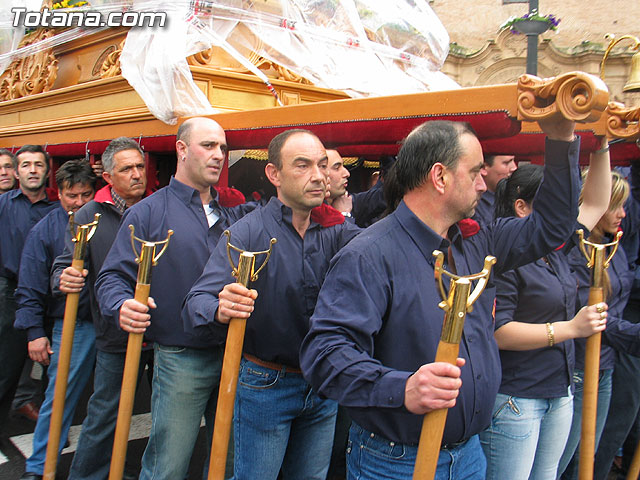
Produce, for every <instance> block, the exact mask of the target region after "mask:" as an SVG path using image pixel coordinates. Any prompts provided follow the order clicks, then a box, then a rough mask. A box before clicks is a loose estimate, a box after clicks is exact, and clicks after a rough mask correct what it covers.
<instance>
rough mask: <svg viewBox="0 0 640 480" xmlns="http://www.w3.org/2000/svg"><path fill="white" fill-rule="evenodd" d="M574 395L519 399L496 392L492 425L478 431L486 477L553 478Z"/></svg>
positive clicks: (565, 435) (565, 439)
mask: <svg viewBox="0 0 640 480" xmlns="http://www.w3.org/2000/svg"><path fill="white" fill-rule="evenodd" d="M572 416H573V396H572V395H571V394H570V393H569V396H567V397H560V398H549V399H546V398H522V397H512V396H510V395H505V394H502V393H499V394H498V396H497V397H496V401H495V404H494V406H493V417H492V420H491V425H490V426H489V428H487V429H486V430H485V431H484V432H482V433H481V434H480V443H481V444H482V449H483V450H484V454H485V456H486V457H487V480H493V479H495V480H500V479H503V478H505V472H509V479H510V480H519V479H522V480H527V479H532V480H534V479H539V480H545V479H554V478H555V476H556V472H557V470H558V462H559V461H560V455H561V454H562V451H563V450H564V446H565V444H566V442H567V438H568V437H569V430H570V428H571V417H572Z"/></svg>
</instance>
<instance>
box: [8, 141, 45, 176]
mask: <svg viewBox="0 0 640 480" xmlns="http://www.w3.org/2000/svg"><path fill="white" fill-rule="evenodd" d="M25 152H30V153H41V154H42V155H43V156H44V163H45V164H46V166H47V172H49V162H50V161H51V156H50V155H49V154H48V153H47V151H46V150H45V149H44V148H42V145H23V146H22V148H20V150H18V151H17V152H16V155H15V161H14V163H13V166H14V168H15V169H16V170H17V169H18V157H19V156H20V155H21V154H22V153H25Z"/></svg>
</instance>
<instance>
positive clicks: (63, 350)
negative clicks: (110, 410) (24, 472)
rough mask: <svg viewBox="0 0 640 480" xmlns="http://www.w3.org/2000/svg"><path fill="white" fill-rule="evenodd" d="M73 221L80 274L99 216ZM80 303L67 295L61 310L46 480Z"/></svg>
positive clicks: (52, 473)
mask: <svg viewBox="0 0 640 480" xmlns="http://www.w3.org/2000/svg"><path fill="white" fill-rule="evenodd" d="M73 219H74V214H73V212H69V229H70V230H71V240H72V241H73V242H74V243H75V245H74V247H73V260H72V262H71V266H72V267H73V268H75V269H76V270H77V271H78V272H80V273H82V270H83V269H84V256H85V253H86V250H87V243H89V240H91V237H92V236H93V234H94V233H95V231H96V228H98V221H99V220H100V214H99V213H96V214H95V216H94V218H93V222H91V223H88V224H86V225H76V223H75V222H74V221H73ZM76 227H77V229H76ZM79 301H80V293H68V294H67V302H66V304H65V307H64V318H63V320H62V338H61V341H60V346H59V347H58V369H57V372H56V384H55V387H54V390H53V404H52V406H51V418H50V421H49V440H48V442H47V455H46V457H45V461H44V473H43V475H42V477H43V478H46V479H47V480H54V479H55V477H56V468H57V466H58V455H59V453H60V452H59V449H60V432H61V430H62V420H63V417H64V403H65V400H66V396H67V383H68V381H69V365H70V363H71V352H72V350H73V335H74V334H75V331H76V319H77V317H78V303H79Z"/></svg>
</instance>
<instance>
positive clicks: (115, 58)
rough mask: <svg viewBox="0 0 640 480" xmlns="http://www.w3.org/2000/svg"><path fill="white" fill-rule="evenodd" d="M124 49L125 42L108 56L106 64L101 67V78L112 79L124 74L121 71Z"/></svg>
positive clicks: (103, 63) (105, 60)
mask: <svg viewBox="0 0 640 480" xmlns="http://www.w3.org/2000/svg"><path fill="white" fill-rule="evenodd" d="M123 47H124V40H122V41H121V42H120V45H118V48H116V49H115V50H114V51H113V52H111V53H110V54H109V55H107V58H105V59H104V62H102V66H101V67H100V78H111V77H116V76H118V75H121V74H122V70H121V69H120V54H121V53H122V48H123Z"/></svg>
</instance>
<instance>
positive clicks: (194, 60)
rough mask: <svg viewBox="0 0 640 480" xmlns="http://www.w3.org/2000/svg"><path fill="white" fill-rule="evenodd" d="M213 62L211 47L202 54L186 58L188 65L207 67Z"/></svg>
mask: <svg viewBox="0 0 640 480" xmlns="http://www.w3.org/2000/svg"><path fill="white" fill-rule="evenodd" d="M212 60H213V47H211V48H210V49H208V50H203V51H202V52H198V53H194V54H193V55H191V56H190V57H187V63H188V64H189V65H209V64H210V63H211V61H212Z"/></svg>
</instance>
